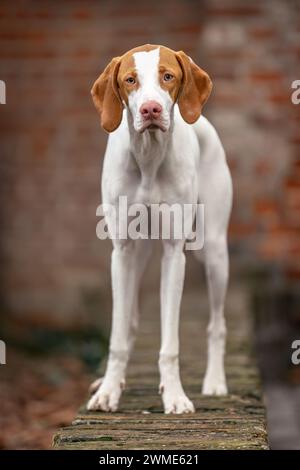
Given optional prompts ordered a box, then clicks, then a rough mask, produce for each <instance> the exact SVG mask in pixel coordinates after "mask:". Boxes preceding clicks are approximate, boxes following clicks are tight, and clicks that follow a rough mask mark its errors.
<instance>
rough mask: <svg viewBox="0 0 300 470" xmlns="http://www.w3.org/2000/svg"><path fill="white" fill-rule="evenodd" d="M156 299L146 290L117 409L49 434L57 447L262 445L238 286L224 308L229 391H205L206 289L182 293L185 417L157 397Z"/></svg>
mask: <svg viewBox="0 0 300 470" xmlns="http://www.w3.org/2000/svg"><path fill="white" fill-rule="evenodd" d="M157 302H158V300H157V299H156V298H154V297H153V296H150V295H147V296H146V299H145V300H144V302H143V303H142V312H143V314H142V320H141V328H140V334H139V338H138V341H137V345H136V349H135V352H134V355H133V358H132V360H131V364H130V367H129V374H128V380H127V387H126V390H125V392H124V394H123V397H122V400H121V404H120V410H119V412H118V413H114V414H108V413H102V412H99V413H96V412H87V411H86V409H85V407H84V406H83V407H82V409H81V410H79V412H78V416H77V417H76V418H75V420H74V422H73V423H72V424H71V425H70V426H68V427H65V428H63V429H62V430H60V431H59V432H58V433H57V434H56V435H55V436H54V447H55V448H56V449H119V450H122V449H167V450H172V449H267V448H268V442H267V435H266V427H265V408H264V405H263V402H262V396H261V389H260V384H259V378H258V371H257V368H256V365H255V361H254V359H253V357H252V354H251V353H250V351H251V341H252V333H251V322H250V319H251V315H250V314H249V307H248V299H247V295H246V292H245V290H244V289H243V288H242V287H241V286H231V288H230V289H229V295H228V300H227V307H226V316H227V326H228V342H227V343H228V344H227V357H226V371H227V380H228V387H229V395H228V396H227V397H204V396H202V395H201V384H202V379H203V374H204V370H205V360H206V325H207V322H208V304H207V298H206V293H205V292H204V291H202V290H201V292H200V291H197V290H196V289H192V290H189V291H186V292H185V294H184V300H183V306H182V315H181V328H180V336H181V355H180V356H181V375H182V380H183V385H184V388H185V391H186V393H187V395H188V396H189V397H190V398H191V399H192V400H193V402H194V404H195V406H196V413H195V414H190V415H181V416H178V415H164V414H163V412H162V405H161V400H160V397H159V395H158V392H157V390H158V381H159V378H158V371H157V359H158V351H159V336H160V329H159V308H158V303H157Z"/></svg>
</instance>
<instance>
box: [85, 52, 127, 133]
mask: <svg viewBox="0 0 300 470" xmlns="http://www.w3.org/2000/svg"><path fill="white" fill-rule="evenodd" d="M120 62H121V58H120V57H115V58H114V59H113V60H112V61H111V62H110V64H108V66H107V67H106V68H105V70H104V72H103V73H102V74H101V75H100V76H99V77H98V78H97V80H96V81H95V83H94V85H93V88H92V90H91V94H92V97H93V101H94V105H95V106H96V109H97V111H98V112H99V114H100V122H101V126H102V127H103V129H104V130H106V131H107V132H113V131H114V130H116V129H117V128H118V127H119V125H120V123H121V120H122V114H123V104H122V100H121V98H120V95H119V91H118V83H117V77H118V71H119V67H120Z"/></svg>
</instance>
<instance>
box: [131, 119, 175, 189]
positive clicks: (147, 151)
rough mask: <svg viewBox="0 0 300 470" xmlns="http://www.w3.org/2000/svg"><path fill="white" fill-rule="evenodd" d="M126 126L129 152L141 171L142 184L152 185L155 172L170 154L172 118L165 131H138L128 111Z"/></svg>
mask: <svg viewBox="0 0 300 470" xmlns="http://www.w3.org/2000/svg"><path fill="white" fill-rule="evenodd" d="M127 116H128V128H129V138H130V152H131V154H132V156H133V158H134V160H135V162H136V164H137V166H138V168H139V170H140V172H141V178H142V185H143V186H147V187H150V186H152V184H153V182H154V180H155V178H156V175H157V172H158V170H159V168H160V166H161V165H162V163H163V162H165V161H166V159H167V157H168V155H169V154H170V152H169V151H170V146H171V145H172V133H173V119H172V120H171V122H172V124H171V126H170V128H169V129H168V130H167V131H166V132H162V131H161V130H160V129H157V130H155V131H153V130H146V131H144V132H143V133H138V132H137V131H136V130H135V129H134V127H133V120H132V117H131V115H130V113H129V112H127Z"/></svg>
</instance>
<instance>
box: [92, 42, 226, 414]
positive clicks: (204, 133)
mask: <svg viewBox="0 0 300 470" xmlns="http://www.w3.org/2000/svg"><path fill="white" fill-rule="evenodd" d="M211 88H212V84H211V80H210V78H209V76H208V75H207V73H205V72H204V71H203V70H202V69H201V68H199V67H198V66H197V65H196V64H195V63H194V62H193V61H192V60H191V59H190V58H189V57H188V56H187V55H186V54H185V53H184V52H174V51H172V50H171V49H168V48H167V47H163V46H157V45H144V46H141V47H137V48H135V49H132V50H131V51H129V52H127V53H126V54H124V55H123V56H121V57H116V58H114V59H113V60H112V61H111V62H110V64H109V65H108V66H107V67H106V69H105V70H104V72H103V73H102V74H101V75H100V76H99V78H98V79H97V80H96V82H95V84H94V86H93V88H92V96H93V100H94V104H95V106H96V108H97V110H98V111H99V114H100V118H101V125H102V127H103V128H104V129H105V130H106V131H107V132H109V133H110V135H109V139H108V143H107V149H106V153H105V160H104V167H103V175H102V193H103V194H102V197H103V202H104V203H106V204H110V205H114V206H118V203H119V196H121V195H122V196H127V198H128V202H129V204H130V203H137V202H138V203H141V204H146V205H151V204H153V203H155V204H161V203H167V204H173V203H188V204H196V203H198V202H201V203H202V204H204V207H205V228H204V233H205V241H204V260H205V268H206V273H207V279H208V289H209V300H210V322H209V327H208V365H207V370H206V374H205V378H204V383H203V389H202V392H203V394H205V395H223V394H226V393H227V387H226V379H225V373H224V349H225V336H226V327H225V321H224V301H225V295H226V288H227V281H228V251H227V226H228V219H229V215H230V211H231V204H232V184H231V177H230V173H229V170H228V166H227V163H226V159H225V153H224V150H223V147H222V144H221V142H220V139H219V137H218V135H217V133H216V131H215V129H214V127H213V126H212V125H211V124H210V123H209V122H208V120H207V119H206V118H204V117H203V116H201V117H200V115H201V111H202V107H203V105H204V103H205V102H206V100H207V99H208V97H209V95H210V92H211ZM107 217H108V218H109V215H108V216H107ZM108 226H109V221H108ZM162 243H163V257H162V267H161V334H162V341H161V349H160V354H159V370H160V377H161V380H160V390H161V393H162V399H163V405H164V410H165V413H189V412H193V411H194V406H193V404H192V402H191V401H190V400H189V399H188V397H187V396H186V394H185V392H184V390H183V387H182V384H181V380H180V374H179V363H178V353H179V341H178V324H179V312H180V303H181V296H182V289H183V282H184V273H185V255H184V251H183V250H184V245H185V240H184V239H183V240H182V239H181V240H178V239H174V238H172V237H171V239H169V240H162ZM150 253H151V240H132V239H127V240H126V239H120V238H118V237H115V238H114V239H113V253H112V260H111V270H112V290H113V319H112V332H111V338H110V349H109V357H108V363H107V368H106V372H105V375H104V377H103V378H102V379H101V380H100V379H99V381H96V383H95V386H94V394H93V395H92V397H91V398H90V400H89V402H88V405H87V407H88V409H89V410H103V411H116V410H117V408H118V403H119V399H120V396H121V393H122V389H123V388H124V384H125V373H126V368H127V363H128V359H129V356H130V352H131V349H132V345H133V340H134V336H135V333H136V328H137V322H138V291H139V284H140V280H141V276H142V274H143V272H144V269H145V266H146V264H147V261H148V260H149V255H150Z"/></svg>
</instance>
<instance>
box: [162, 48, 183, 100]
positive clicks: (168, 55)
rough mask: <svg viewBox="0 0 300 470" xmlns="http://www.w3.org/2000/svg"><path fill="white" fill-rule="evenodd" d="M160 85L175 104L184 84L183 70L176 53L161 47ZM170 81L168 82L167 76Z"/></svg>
mask: <svg viewBox="0 0 300 470" xmlns="http://www.w3.org/2000/svg"><path fill="white" fill-rule="evenodd" d="M158 74H159V83H160V86H161V87H162V89H163V90H166V91H167V92H168V93H169V94H170V96H171V98H172V100H173V102H174V103H175V102H176V101H177V97H178V94H179V90H180V88H181V83H182V69H181V67H180V64H179V62H178V60H177V57H176V52H174V51H172V49H169V48H168V47H164V46H160V51H159V71H158ZM168 75H169V76H171V79H170V80H166V79H165V78H167V76H168Z"/></svg>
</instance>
